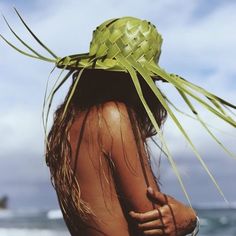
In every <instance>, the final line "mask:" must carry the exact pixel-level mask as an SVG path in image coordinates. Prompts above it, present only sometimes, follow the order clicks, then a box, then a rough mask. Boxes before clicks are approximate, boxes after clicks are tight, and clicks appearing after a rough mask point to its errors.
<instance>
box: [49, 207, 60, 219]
mask: <svg viewBox="0 0 236 236" xmlns="http://www.w3.org/2000/svg"><path fill="white" fill-rule="evenodd" d="M47 218H48V219H50V220H57V219H62V218H63V216H62V212H61V210H59V209H57V210H50V211H48V212H47Z"/></svg>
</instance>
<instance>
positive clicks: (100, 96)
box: [46, 70, 167, 233]
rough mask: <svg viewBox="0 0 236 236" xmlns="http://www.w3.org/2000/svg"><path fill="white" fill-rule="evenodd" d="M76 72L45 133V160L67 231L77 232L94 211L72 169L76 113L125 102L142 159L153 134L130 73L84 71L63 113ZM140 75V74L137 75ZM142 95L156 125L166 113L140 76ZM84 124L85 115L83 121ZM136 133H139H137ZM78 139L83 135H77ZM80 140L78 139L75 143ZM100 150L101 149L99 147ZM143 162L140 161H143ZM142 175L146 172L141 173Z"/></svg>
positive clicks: (160, 123) (154, 131)
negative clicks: (72, 129)
mask: <svg viewBox="0 0 236 236" xmlns="http://www.w3.org/2000/svg"><path fill="white" fill-rule="evenodd" d="M77 76H78V72H75V73H74V74H73V80H72V84H71V86H70V88H69V91H68V94H67V95H66V97H65V100H64V102H63V103H62V104H61V105H60V106H59V107H58V108H57V110H56V111H55V114H54V122H53V125H52V128H51V130H50V132H49V134H48V143H47V147H46V163H47V165H48V166H49V168H50V172H51V180H52V184H53V186H54V188H55V190H56V192H57V196H58V201H59V204H60V207H61V210H62V213H63V216H64V219H65V221H66V223H67V226H68V228H69V230H70V231H71V232H73V233H76V232H79V231H78V230H79V227H80V225H79V221H78V219H80V220H81V221H84V222H85V221H86V219H87V218H88V217H89V215H91V214H93V212H92V209H91V208H90V207H89V205H88V204H87V203H86V202H84V201H83V200H82V199H81V198H80V194H81V192H80V187H79V184H78V181H77V180H76V178H75V174H74V171H73V168H71V165H70V163H71V152H72V151H71V145H70V142H69V140H68V131H69V129H70V127H71V125H72V124H73V121H74V119H75V115H77V116H78V115H79V113H80V112H81V111H88V110H89V109H90V108H91V107H93V106H96V107H99V106H100V105H101V104H103V103H105V102H107V101H115V102H122V103H124V104H125V105H126V107H127V111H128V114H129V118H130V120H131V124H132V130H133V132H134V134H135V135H134V137H135V139H136V140H135V141H136V144H137V147H138V150H139V154H140V161H141V164H142V163H143V162H142V158H141V156H142V154H141V153H142V151H141V146H142V144H145V145H146V142H145V141H146V138H148V137H151V136H153V135H155V134H156V130H155V129H154V127H153V125H152V123H151V122H150V120H149V118H148V116H147V114H146V111H145V109H144V107H143V105H142V103H141V102H140V99H139V97H138V95H137V93H136V91H135V88H134V85H133V84H132V80H131V78H130V77H129V74H127V73H123V72H120V73H119V72H111V71H103V70H85V71H84V72H83V74H82V76H81V78H80V80H79V82H78V84H77V86H76V88H75V92H74V93H73V96H72V97H71V100H70V103H69V106H68V107H67V111H66V113H65V115H63V112H64V109H65V105H66V102H67V101H68V99H69V97H70V94H71V92H72V90H73V88H74V85H75V82H76V79H77ZM139 78H140V76H139ZM139 81H140V84H141V88H142V91H143V95H144V98H145V100H146V101H147V104H148V106H149V107H150V109H151V111H152V112H153V114H154V116H155V118H156V120H157V122H158V125H159V127H161V125H162V124H163V122H164V121H165V119H166V116H167V112H166V110H165V109H164V108H163V106H162V105H161V104H160V102H159V101H158V100H157V98H156V96H155V95H154V94H153V93H152V91H151V90H150V88H149V87H148V85H147V84H146V83H145V81H144V80H142V79H139ZM83 123H84V124H83V125H85V123H86V116H85V119H84V122H83ZM137 134H139V135H137ZM80 136H81V137H79V139H81V138H82V135H80ZM80 142H81V140H79V141H78V145H79V143H80ZM101 152H102V150H101ZM142 165H143V164H142ZM144 176H145V175H144Z"/></svg>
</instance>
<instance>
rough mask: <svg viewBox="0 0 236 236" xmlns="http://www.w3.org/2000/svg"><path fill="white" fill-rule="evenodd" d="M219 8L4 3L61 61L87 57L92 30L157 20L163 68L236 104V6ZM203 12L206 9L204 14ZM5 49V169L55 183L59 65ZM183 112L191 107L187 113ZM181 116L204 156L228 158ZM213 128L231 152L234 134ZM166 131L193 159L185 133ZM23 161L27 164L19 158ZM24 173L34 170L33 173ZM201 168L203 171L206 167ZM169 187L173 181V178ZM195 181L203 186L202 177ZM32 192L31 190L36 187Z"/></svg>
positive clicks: (71, 0) (148, 0)
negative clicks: (48, 135)
mask: <svg viewBox="0 0 236 236" xmlns="http://www.w3.org/2000/svg"><path fill="white" fill-rule="evenodd" d="M212 2H213V3H212V5H214V6H215V7H214V8H213V7H212V5H211V7H209V3H206V1H197V0H193V1H187V2H186V1H185V0H178V1H177V0H176V1H173V0H161V1H153V0H141V1H138V2H137V1H134V0H130V1H124V0H120V1H117V0H109V1H108V0H104V1H103V3H102V4H101V1H98V0H93V1H90V2H87V1H75V0H60V1H56V0H52V1H49V2H48V3H47V4H46V5H45V1H43V0H37V1H32V3H31V4H28V3H27V4H26V3H25V2H23V1H20V2H19V1H14V0H12V1H11V2H10V3H9V1H1V3H0V9H1V11H2V12H3V13H4V15H5V16H6V17H7V18H8V19H9V22H10V23H11V25H12V26H13V27H14V29H15V30H16V31H17V33H19V35H22V38H24V39H25V40H26V41H27V42H29V44H30V45H32V46H33V47H34V48H36V49H37V50H39V51H40V52H41V53H45V55H47V56H50V55H48V54H47V52H45V51H44V50H43V49H42V48H40V46H39V45H37V43H35V41H34V40H33V39H32V38H31V37H30V36H29V34H28V33H27V32H26V31H25V29H24V27H23V26H22V24H21V23H20V21H19V19H18V18H17V17H16V15H15V14H14V12H13V10H12V8H11V6H12V4H15V5H16V7H17V8H18V9H19V10H20V12H21V14H22V15H23V17H24V19H25V20H26V21H27V23H28V24H29V26H30V27H31V28H32V29H33V31H34V32H35V33H36V34H37V35H38V37H39V38H40V39H41V40H42V41H43V42H44V43H45V44H46V45H47V46H48V47H49V48H50V49H52V50H53V51H54V52H55V53H56V54H58V55H59V56H65V55H70V54H74V53H82V52H87V51H88V47H89V42H90V40H91V35H92V30H94V28H95V27H96V26H97V25H99V24H100V23H102V22H103V21H104V20H106V19H108V18H115V17H121V16H127V15H133V16H136V17H139V18H143V19H147V20H150V21H152V22H153V23H154V24H155V25H157V28H158V30H159V31H160V32H161V33H162V35H163V37H164V43H163V49H162V56H161V60H160V65H161V66H162V67H163V68H165V69H166V70H167V71H170V72H174V73H177V74H180V75H183V76H184V77H186V78H188V79H189V80H191V81H193V82H195V83H196V84H199V85H200V86H203V87H205V88H207V89H209V90H210V91H212V92H214V93H217V94H220V95H221V96H222V97H225V98H227V99H228V100H230V101H232V102H234V103H235V101H236V92H235V90H236V86H235V85H234V84H235V83H234V77H235V75H236V69H235V66H234V61H235V60H234V58H235V55H236V47H235V41H236V31H235V27H234V24H232V22H235V21H236V19H235V18H236V16H235V14H234V13H235V10H236V4H235V3H234V2H233V1H224V4H223V3H222V2H221V3H219V2H218V1H212ZM203 9H205V10H204V12H203ZM0 26H1V33H2V34H3V35H4V36H6V37H7V38H9V39H10V40H11V41H13V42H16V40H15V39H14V37H12V36H11V34H10V33H9V31H8V30H7V28H6V26H5V25H4V23H3V21H1V22H0ZM18 45H19V44H18ZM0 48H1V55H3V56H1V58H0V70H1V78H0V80H1V83H0V100H1V101H2V102H1V108H0V114H1V116H0V132H1V135H4V138H3V139H2V141H1V144H0V150H1V156H0V161H1V162H2V163H4V166H7V163H8V161H9V163H11V164H12V163H14V165H12V166H14V170H16V174H17V175H16V176H17V177H19V179H22V180H25V179H26V177H27V176H29V175H30V176H31V175H34V176H35V178H34V179H33V180H32V181H35V183H36V182H38V183H39V182H40V181H41V180H42V179H43V180H45V179H46V178H48V176H47V174H46V173H47V172H46V171H45V170H44V169H43V167H42V168H39V169H38V168H37V165H39V166H40V165H43V130H42V123H41V120H40V119H41V118H40V116H41V107H42V99H43V95H44V89H45V84H46V78H47V75H48V74H49V72H50V70H51V68H52V66H53V64H48V63H44V62H37V61H35V60H32V59H30V58H26V57H24V56H22V55H19V54H18V53H16V52H15V51H13V50H12V49H9V47H7V46H6V45H5V44H3V43H2V42H0ZM53 78H56V74H54V76H52V77H51V79H53ZM67 86H68V85H67ZM67 86H66V87H65V88H64V89H63V91H62V92H61V93H60V94H59V95H58V96H57V99H56V103H55V105H54V106H53V109H55V107H56V104H59V103H60V102H61V101H62V99H63V96H64V94H65V91H66V88H67ZM169 91H170V90H168V91H167V92H168V96H171V97H172V99H174V101H175V102H176V103H177V104H179V105H180V106H181V107H183V106H182V103H181V100H180V99H178V98H177V97H176V94H175V93H174V92H172V91H171V92H169ZM183 109H186V108H184V107H183ZM199 109H200V111H201V113H202V115H203V117H205V119H206V120H207V121H208V122H209V123H210V124H211V125H212V126H214V127H216V128H219V129H223V130H224V132H227V133H231V134H233V132H234V130H233V129H231V128H229V126H223V124H222V123H220V122H219V121H218V120H217V119H216V120H214V121H213V119H212V117H211V116H209V115H207V114H206V113H205V112H204V111H203V109H201V108H199ZM179 117H180V119H181V121H184V123H185V127H187V128H188V130H190V131H191V132H190V135H191V137H192V138H193V140H195V143H196V145H197V147H198V148H199V150H201V152H203V153H204V156H211V158H208V157H207V159H209V160H212V159H213V157H214V156H218V155H219V153H220V155H223V154H222V152H219V149H217V148H215V146H213V143H212V142H211V141H209V138H207V136H206V135H204V134H203V132H202V129H200V126H199V125H196V122H195V121H192V120H187V119H185V118H184V117H181V116H179ZM213 130H214V132H216V133H217V134H218V135H219V136H222V137H221V138H222V140H223V141H224V142H225V143H226V144H227V146H229V147H230V148H231V147H233V148H234V146H235V145H234V144H233V141H232V140H234V138H233V136H232V135H225V134H224V133H220V132H218V131H217V130H216V129H214V128H213ZM165 133H166V139H167V141H168V144H169V145H170V148H171V150H172V151H173V153H174V155H175V156H177V159H178V160H179V161H180V160H186V158H187V155H188V154H189V155H190V153H191V152H190V150H189V149H188V148H187V144H186V141H184V140H183V139H180V134H179V132H178V130H177V129H176V128H174V126H173V124H171V122H169V121H168V123H167V125H166V128H165ZM176 140H178V142H179V140H181V145H180V144H178V145H177V144H176V142H177V141H176ZM212 147H214V148H212ZM27 153H28V154H27ZM18 156H20V157H21V158H19V159H18ZM33 156H37V158H38V159H37V161H35V162H33V161H32V160H33V159H31V158H33ZM40 158H41V159H40ZM29 160H31V161H29ZM20 162H22V163H23V164H24V165H21V168H20V169H18V170H17V163H20ZM32 163H34V164H32ZM188 164H189V163H188ZM196 166H197V165H196ZM221 166H222V163H220V162H216V164H215V165H214V167H213V168H214V169H215V170H216V171H218V172H217V173H221V169H222V168H221ZM227 166H228V165H227ZM232 166H233V164H232ZM186 168H187V166H186V165H183V164H182V170H183V172H188V171H187V169H186ZM24 170H27V171H25V174H24ZM194 170H198V167H196V168H195V169H194ZM34 171H35V173H34V174H33V173H32V172H34ZM0 173H1V174H0V176H5V180H6V181H7V179H8V180H9V179H11V180H13V178H14V176H13V177H10V176H9V174H8V171H7V170H4V169H3V170H2V171H1V172H0ZM194 173H195V172H194ZM230 176H233V173H230ZM9 181H10V180H9ZM169 181H170V182H169V183H171V181H173V180H172V179H170V180H169ZM192 181H193V182H194V181H195V177H193V180H192ZM172 183H173V182H172ZM22 184H23V183H22ZM9 188H10V187H9ZM30 188H31V185H29V189H30ZM12 189H13V187H12ZM175 189H176V188H175ZM25 191H26V190H25ZM27 191H28V190H27ZM29 192H30V190H29V191H28V193H29Z"/></svg>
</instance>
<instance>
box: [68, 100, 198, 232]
mask: <svg viewBox="0 0 236 236" xmlns="http://www.w3.org/2000/svg"><path fill="white" fill-rule="evenodd" d="M117 104H118V106H117ZM117 104H115V103H114V102H107V103H105V104H103V106H102V113H103V117H104V119H105V121H106V123H104V124H100V125H101V127H100V129H98V126H97V118H96V117H97V110H96V108H93V107H92V108H91V109H90V112H89V115H88V116H87V120H86V126H85V129H84V134H83V139H82V143H81V146H80V151H79V153H78V159H77V162H75V152H76V146H77V139H78V135H79V133H80V131H81V126H82V121H83V119H84V117H85V113H82V112H80V114H79V116H78V117H76V118H75V121H74V123H73V125H72V127H71V129H70V133H69V138H70V143H71V147H72V157H73V160H74V162H72V165H74V164H75V165H76V177H77V179H78V181H79V185H80V188H81V193H82V195H81V197H82V199H83V200H84V201H86V202H88V203H89V204H90V206H91V208H92V209H93V212H94V214H95V215H96V217H93V218H92V219H91V221H89V222H87V224H88V226H89V227H85V228H84V231H83V232H82V231H81V235H82V236H85V235H89V236H101V235H109V236H120V235H122V236H139V235H140V236H141V235H167V236H174V235H176V234H175V225H174V220H173V216H172V214H171V212H170V210H169V207H168V206H167V205H165V204H164V201H165V199H164V198H163V195H158V194H157V191H158V187H157V185H156V183H155V180H154V177H153V174H152V172H151V169H150V166H149V164H148V162H147V160H146V161H145V162H146V163H145V169H146V173H147V176H148V180H149V184H150V186H151V187H152V189H153V190H154V192H153V194H150V193H149V195H147V185H146V183H145V179H144V176H143V172H142V168H141V164H140V161H139V159H137V158H134V157H136V155H137V147H136V143H135V140H134V136H133V133H132V128H131V124H130V121H129V119H128V114H127V110H126V106H125V105H124V104H123V103H117ZM106 127H109V133H108V129H107V128H106ZM91 130H92V132H91ZM99 130H100V131H99ZM119 130H121V132H122V137H123V144H122V143H121V137H120V132H118V131H119ZM99 132H101V133H99ZM97 135H101V136H102V140H103V147H104V151H107V152H110V153H111V159H112V161H113V163H114V165H115V168H114V169H113V170H111V167H110V166H109V164H108V161H107V159H106V158H104V156H103V157H101V156H99V150H100V146H99V144H98V142H97ZM111 136H112V140H113V143H112V144H111ZM122 145H124V148H125V150H126V151H127V156H126V158H127V159H128V162H129V165H130V166H127V162H126V161H125V160H124V156H123V147H122ZM101 168H102V170H101ZM149 191H150V189H149ZM117 193H118V194H119V196H118V194H117ZM168 201H169V205H170V206H171V208H172V209H173V212H174V218H175V221H176V226H177V232H178V234H177V235H185V234H186V232H191V231H192V230H193V228H194V224H190V223H189V222H192V221H194V220H195V214H194V212H193V211H192V210H190V208H188V207H186V206H184V205H183V204H181V203H180V202H178V201H176V200H175V199H173V198H171V197H168ZM153 203H155V206H156V207H157V206H159V212H160V213H161V215H162V217H160V215H159V214H157V212H158V211H157V210H153ZM131 211H132V212H131ZM129 212H131V214H129ZM134 212H142V213H144V214H138V213H134ZM143 219H144V221H145V223H144V221H143ZM160 219H162V220H160ZM161 222H162V223H161ZM163 224H164V225H163ZM90 226H91V227H93V229H92V228H90Z"/></svg>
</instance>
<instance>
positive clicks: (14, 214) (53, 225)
mask: <svg viewBox="0 0 236 236" xmlns="http://www.w3.org/2000/svg"><path fill="white" fill-rule="evenodd" d="M197 212H198V215H199V217H200V224H201V227H200V232H199V234H198V235H199V236H236V209H235V208H234V209H226V208H218V209H216V208H215V209H206V208H205V209H203V208H201V209H197ZM69 235H70V234H69V233H68V231H67V229H66V226H65V224H64V222H63V219H62V215H61V212H60V211H59V210H50V211H46V210H0V236H69Z"/></svg>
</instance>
